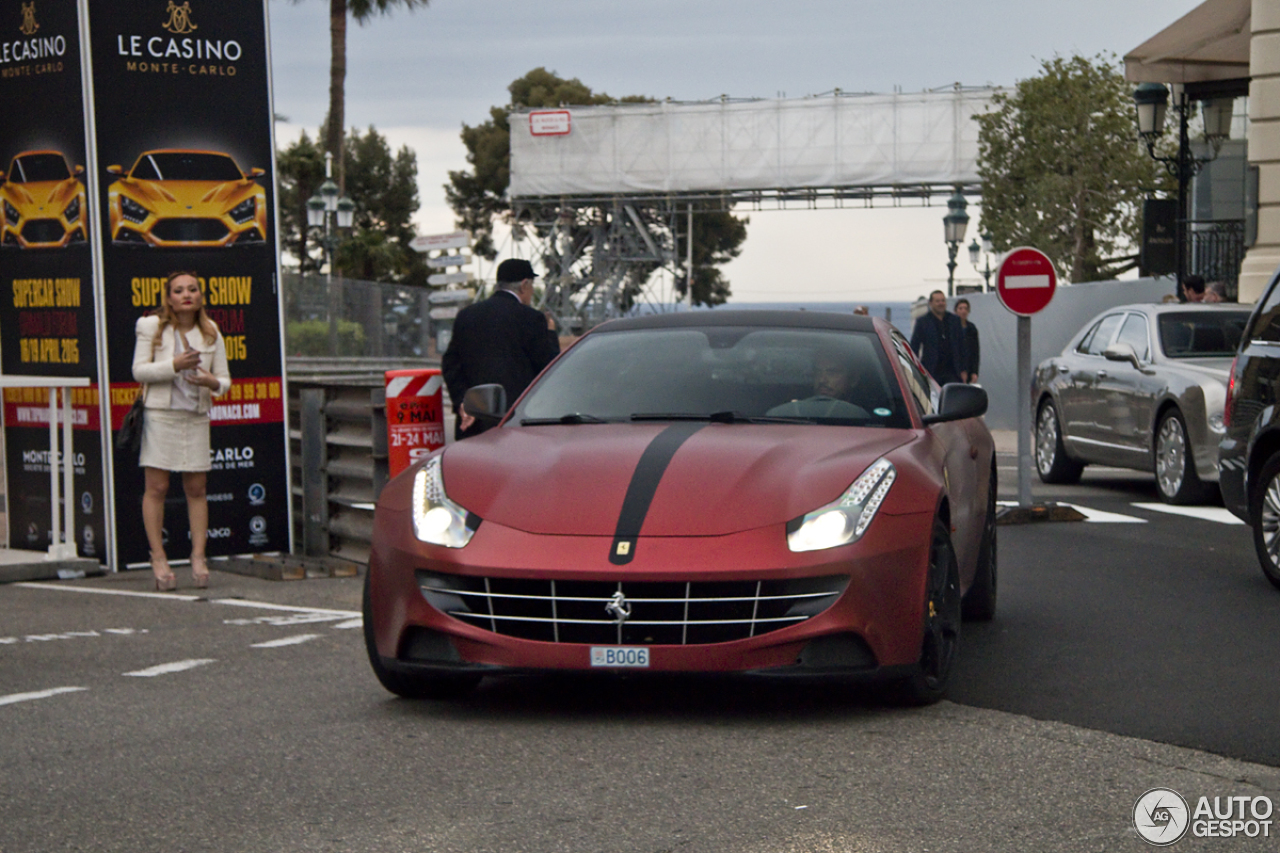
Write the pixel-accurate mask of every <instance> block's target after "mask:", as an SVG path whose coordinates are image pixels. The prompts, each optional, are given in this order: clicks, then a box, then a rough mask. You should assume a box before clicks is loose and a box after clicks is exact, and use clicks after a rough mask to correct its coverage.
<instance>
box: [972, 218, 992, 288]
mask: <svg viewBox="0 0 1280 853" xmlns="http://www.w3.org/2000/svg"><path fill="white" fill-rule="evenodd" d="M994 252H995V248H994V247H993V246H992V245H991V235H990V234H988V233H986V232H984V233H983V234H982V245H978V238H977V237H974V238H973V242H972V243H970V244H969V263H971V264H973V268H974V269H975V270H978V272H980V273H982V280H983V281H984V282H986V284H985V285H984V286H983V288H982V291H983V292H984V293H986V292H987V291H989V290H991V255H992V253H994ZM983 255H986V266H985V267H984V268H982V269H978V261H979V260H981V259H982V257H983Z"/></svg>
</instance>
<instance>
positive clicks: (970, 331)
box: [956, 298, 982, 385]
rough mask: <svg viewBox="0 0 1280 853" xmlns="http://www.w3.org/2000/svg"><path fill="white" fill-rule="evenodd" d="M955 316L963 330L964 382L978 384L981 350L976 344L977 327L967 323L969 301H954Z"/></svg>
mask: <svg viewBox="0 0 1280 853" xmlns="http://www.w3.org/2000/svg"><path fill="white" fill-rule="evenodd" d="M956 316H957V317H959V318H960V325H961V327H962V328H963V329H964V370H963V371H962V372H963V373H964V374H965V382H968V383H969V384H970V385H977V384H978V366H979V363H980V362H981V360H982V356H981V348H980V346H979V344H978V327H977V326H975V325H973V324H972V323H970V322H969V300H968V299H964V298H960V299H957V300H956Z"/></svg>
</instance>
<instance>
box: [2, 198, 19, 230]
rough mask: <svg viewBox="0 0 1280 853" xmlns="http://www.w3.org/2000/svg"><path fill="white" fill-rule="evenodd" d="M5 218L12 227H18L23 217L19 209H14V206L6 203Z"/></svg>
mask: <svg viewBox="0 0 1280 853" xmlns="http://www.w3.org/2000/svg"><path fill="white" fill-rule="evenodd" d="M4 218H5V219H6V220H7V221H8V223H9V224H10V225H17V224H18V220H19V219H21V218H22V217H21V215H20V214H19V213H18V208H16V207H14V206H13V205H11V204H9V202H7V201H6V202H5V203H4Z"/></svg>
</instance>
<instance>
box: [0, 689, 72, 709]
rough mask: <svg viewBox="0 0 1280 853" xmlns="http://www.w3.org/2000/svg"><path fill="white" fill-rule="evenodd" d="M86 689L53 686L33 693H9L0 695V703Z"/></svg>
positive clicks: (43, 697) (27, 700)
mask: <svg viewBox="0 0 1280 853" xmlns="http://www.w3.org/2000/svg"><path fill="white" fill-rule="evenodd" d="M88 689H89V688H88V687H54V688H51V689H49V690H37V691H36V692H34V693H10V694H9V695H8V696H0V705H13V704H15V703H17V702H30V701H31V700H33V699H48V698H49V697H50V696H57V695H59V694H62V693H78V692H80V691H81V690H88Z"/></svg>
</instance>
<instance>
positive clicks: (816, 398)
mask: <svg viewBox="0 0 1280 853" xmlns="http://www.w3.org/2000/svg"><path fill="white" fill-rule="evenodd" d="M860 379H861V377H860V374H859V373H858V371H857V370H856V369H855V368H854V366H853V365H852V364H851V363H850V356H849V355H848V354H847V353H845V352H843V351H839V350H836V349H833V348H828V349H821V350H818V351H817V352H816V353H814V356H813V396H812V397H808V398H806V399H804V400H791V401H790V402H787V403H783V404H782V405H780V406H774V407H773V408H772V409H770V410H769V411H768V412H766V413H765V414H766V415H768V416H769V417H781V418H788V417H789V418H839V419H842V420H843V419H848V418H866V417H867V411H866V409H864V408H862V407H861V406H859V405H856V404H854V403H853V402H852V399H853V396H854V392H855V391H856V390H857V389H858V385H859V383H860Z"/></svg>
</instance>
